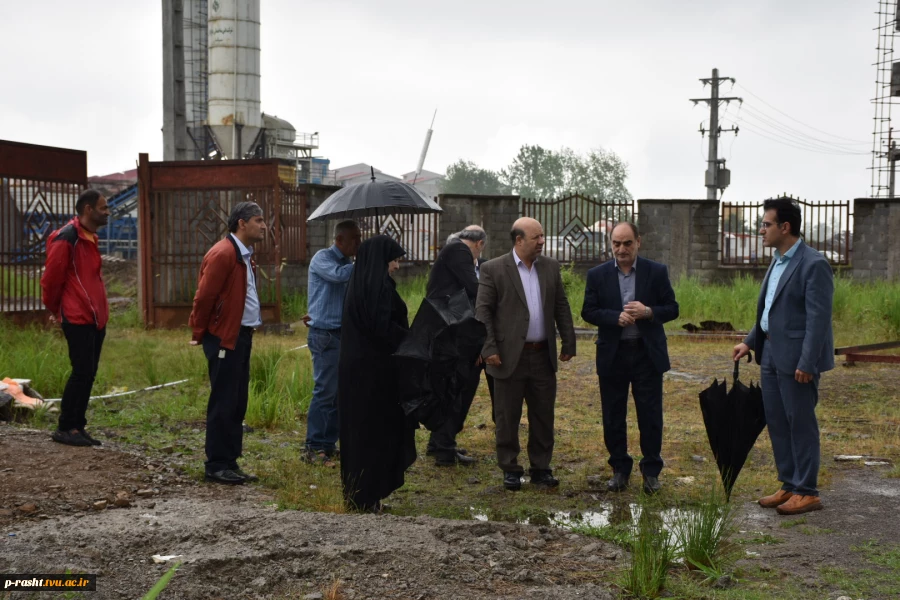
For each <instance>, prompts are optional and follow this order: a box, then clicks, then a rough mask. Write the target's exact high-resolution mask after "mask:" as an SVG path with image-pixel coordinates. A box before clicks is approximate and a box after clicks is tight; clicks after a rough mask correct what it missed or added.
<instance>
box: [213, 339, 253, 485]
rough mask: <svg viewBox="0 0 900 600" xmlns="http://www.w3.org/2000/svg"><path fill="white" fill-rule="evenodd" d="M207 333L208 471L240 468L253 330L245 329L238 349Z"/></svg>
mask: <svg viewBox="0 0 900 600" xmlns="http://www.w3.org/2000/svg"><path fill="white" fill-rule="evenodd" d="M221 342H222V340H220V339H219V338H217V337H216V336H214V335H211V334H209V333H207V334H206V335H205V336H203V353H204V354H205V355H206V360H207V362H208V364H209V385H210V391H209V403H208V404H207V405H206V472H207V473H215V472H216V471H221V470H223V469H236V468H237V466H238V464H237V459H238V457H239V456H240V455H241V452H242V451H243V444H244V428H243V421H244V415H246V414H247V397H248V394H249V388H250V351H251V349H252V347H253V330H252V329H250V328H249V327H241V332H240V334H239V335H238V339H237V343H236V344H235V346H234V350H227V349H225V348H221V347H220V344H221Z"/></svg>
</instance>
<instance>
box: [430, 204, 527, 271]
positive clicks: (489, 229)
mask: <svg viewBox="0 0 900 600" xmlns="http://www.w3.org/2000/svg"><path fill="white" fill-rule="evenodd" d="M439 203H440V205H441V208H443V209H444V212H443V213H442V214H441V218H440V224H439V225H438V230H439V236H438V240H439V242H440V243H441V245H443V243H444V241H445V240H446V239H447V236H448V235H450V234H451V233H455V232H457V231H460V230H461V229H462V228H464V227H466V226H467V225H481V226H482V227H484V230H485V232H486V233H487V236H488V243H487V247H486V248H485V250H484V254H483V255H482V256H483V257H484V258H488V259H490V258H496V257H498V256H501V255H503V254H506V253H507V252H509V249H510V247H511V244H510V241H509V230H510V228H511V227H512V224H513V223H514V222H515V220H516V219H518V218H519V197H518V196H469V195H465V194H441V196H440V197H439Z"/></svg>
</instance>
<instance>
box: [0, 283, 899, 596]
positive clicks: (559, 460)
mask: <svg viewBox="0 0 900 600" xmlns="http://www.w3.org/2000/svg"><path fill="white" fill-rule="evenodd" d="M583 285H584V284H583V281H581V280H580V279H579V278H577V277H575V276H574V275H572V274H568V275H566V286H567V289H568V290H569V295H570V301H571V304H572V307H573V312H574V313H575V314H576V315H577V313H578V312H579V311H580V304H581V297H580V294H579V290H581V294H583ZM400 291H401V293H402V294H403V295H404V297H405V298H406V299H407V301H408V303H409V305H410V309H411V312H412V311H414V310H415V308H417V306H418V304H419V302H420V301H421V298H422V297H423V296H424V279H420V280H415V281H412V282H407V283H405V284H403V285H402V286H401V287H400ZM757 293H758V284H757V283H755V282H753V281H751V280H749V279H737V280H735V282H734V283H733V284H732V285H731V286H702V285H699V284H697V283H696V282H694V281H692V280H682V281H680V282H678V283H677V285H676V295H677V297H678V300H679V302H680V304H681V307H682V308H681V312H682V315H681V317H680V318H679V319H678V321H676V322H675V323H673V324H671V326H670V327H671V328H672V329H678V328H680V325H681V324H683V323H686V322H694V323H697V322H699V321H701V320H706V319H715V320H719V321H730V322H732V323H733V324H734V325H735V327H737V328H738V329H745V328H748V327H749V326H750V325H751V324H752V322H753V318H754V315H753V313H754V310H755V304H756V294H757ZM288 302H292V303H293V305H292V311H293V312H292V314H293V315H295V316H296V317H299V316H300V315H301V314H302V313H303V312H304V311H305V299H303V298H302V296H298V297H296V298H293V299H289V300H288ZM577 320H578V321H580V319H577ZM137 325H138V321H137V313H136V310H134V309H133V308H132V309H130V310H127V311H124V312H120V313H117V314H116V315H115V316H114V318H113V320H112V322H111V323H110V326H109V334H108V336H107V342H106V345H105V347H104V352H103V358H102V360H101V367H100V371H99V374H98V378H97V382H96V384H95V388H94V393H95V394H102V393H109V392H114V391H122V390H134V389H141V388H143V387H146V386H151V385H158V384H161V383H166V382H170V381H175V380H180V379H188V381H187V382H186V383H184V384H182V385H179V386H177V387H172V388H167V389H164V390H159V391H156V392H152V393H144V394H138V395H134V396H125V397H122V398H113V399H108V400H101V401H95V402H93V403H92V404H91V409H90V412H89V415H88V418H89V421H90V424H91V428H92V429H93V430H95V431H98V432H100V433H101V435H102V433H103V432H106V431H108V432H115V434H116V435H117V436H118V439H119V440H120V441H123V442H125V443H129V444H133V445H134V446H136V447H139V448H143V449H144V450H145V451H146V452H148V453H150V454H153V453H156V452H161V451H162V450H163V449H168V451H169V452H171V451H172V450H171V449H172V448H174V449H175V450H176V451H177V452H179V453H182V454H183V456H184V458H185V460H187V467H186V468H187V471H188V472H189V473H190V474H191V475H193V476H194V477H196V478H197V479H198V480H199V479H200V478H201V477H202V468H203V441H204V433H203V426H204V425H203V424H204V420H205V410H206V400H207V395H208V390H209V386H208V380H207V374H206V363H205V361H204V358H203V355H202V352H201V350H200V349H199V348H197V347H192V346H190V345H189V344H188V341H189V337H190V336H189V334H188V332H187V330H185V329H182V330H175V331H144V330H143V329H141V328H140V327H138V326H137ZM295 329H297V333H298V335H295V336H291V337H275V336H257V337H256V338H255V340H254V353H253V358H252V383H251V399H250V408H249V410H248V414H247V422H248V423H249V424H250V425H251V426H253V427H255V428H257V431H256V432H255V433H253V434H250V435H248V436H246V438H245V461H244V466H245V467H246V468H247V470H250V471H255V472H257V473H258V474H259V475H260V477H261V485H263V486H264V487H266V488H269V489H271V490H272V492H273V493H274V495H275V497H276V501H277V504H278V506H279V507H281V508H282V509H296V510H307V511H332V512H342V511H343V510H344V508H343V504H342V500H341V489H340V477H339V473H338V471H337V470H336V469H329V468H326V467H322V466H311V465H308V464H305V463H303V462H302V461H301V460H300V454H301V449H302V446H303V440H304V435H305V412H306V408H307V406H308V403H309V399H310V394H311V389H312V376H311V364H310V358H309V353H308V351H307V350H306V349H295V348H296V347H298V346H301V345H303V344H304V343H305V342H304V336H305V330H304V328H303V327H302V326H300V325H298V326H295ZM835 332H836V338H837V342H838V343H839V344H856V343H867V342H875V341H886V340H889V339H896V338H897V336H898V335H900V285H896V284H889V283H879V284H870V285H859V284H853V283H851V282H849V281H846V280H842V279H839V280H838V282H837V291H836V294H835ZM0 339H2V340H3V343H2V344H0V377H3V376H13V377H26V378H30V379H32V380H33V381H34V387H35V388H36V389H38V390H39V391H41V392H42V393H43V394H44V395H45V396H46V397H58V396H59V395H60V394H61V393H62V389H63V387H64V385H65V381H66V378H67V376H68V370H69V364H68V358H67V353H66V346H65V340H64V339H63V337H62V335H61V334H60V332H59V331H58V330H40V329H36V328H32V329H18V328H13V327H12V326H10V325H8V324H5V323H4V322H2V321H0ZM731 346H732V344H731V343H729V342H715V343H714V342H701V343H698V342H691V341H687V340H685V339H683V338H675V337H673V338H672V339H671V340H670V353H671V357H672V363H673V369H674V370H675V371H677V372H679V373H683V374H688V375H689V377H668V378H667V379H666V382H665V410H666V423H665V431H664V446H663V455H664V459H665V460H666V471H665V479H664V482H665V485H666V487H665V488H664V491H663V493H662V494H661V495H660V497H659V498H658V499H657V500H656V501H657V502H658V503H659V505H658V507H659V509H660V510H666V509H671V508H677V507H682V506H685V505H686V504H688V505H689V504H691V503H697V502H701V501H702V500H703V498H704V497H705V495H706V494H708V491H709V485H710V482H711V481H714V480H715V478H716V473H715V467H714V466H713V465H712V464H711V462H710V461H709V460H706V461H703V462H700V461H697V460H696V459H695V457H698V456H701V457H709V456H710V451H709V447H708V442H707V439H706V434H705V430H704V427H703V422H702V417H701V414H700V410H699V406H698V402H697V394H698V392H699V391H700V390H701V389H702V388H704V387H705V386H706V385H708V383H709V382H710V381H711V379H712V377H714V376H715V377H719V378H721V377H722V376H724V375H726V374H728V373H730V348H731ZM894 371H895V369H894V368H893V367H892V366H889V365H881V366H877V365H876V366H867V367H866V370H865V371H864V372H862V371H855V370H852V369H849V370H848V369H842V370H837V371H835V372H834V373H833V374H828V375H826V376H825V378H824V379H823V388H822V389H823V392H822V400H821V403H820V408H819V418H820V426H821V432H822V445H823V447H822V454H823V455H825V456H830V455H833V454H843V453H853V454H873V455H887V456H888V457H889V458H892V459H893V460H894V463H895V464H897V462H900V460H898V459H900V450H898V449H900V403H898V402H897V399H896V396H895V390H896V389H897V384H898V379H900V378H898V377H897V375H896V374H895V372H894ZM742 377H746V378H748V379H749V378H753V379H758V369H757V368H755V367H750V368H748V369H747V370H746V373H745V375H744V376H742ZM556 414H557V417H556V419H557V420H556V431H557V441H556V448H555V452H554V468H555V472H556V474H557V475H558V476H559V477H560V479H561V481H562V484H561V487H560V488H559V490H558V491H554V492H550V493H548V492H541V491H532V490H529V489H527V487H528V486H526V489H523V491H522V492H521V493H519V494H516V495H515V496H514V497H512V498H511V497H510V495H509V494H506V493H504V492H503V490H502V486H501V485H500V471H499V469H498V468H497V465H496V461H495V459H494V457H493V443H494V436H493V427H492V422H491V409H490V400H489V397H488V395H487V390H486V387H485V386H484V385H482V388H481V389H480V390H479V392H478V396H477V397H476V400H475V402H474V404H473V408H472V411H471V413H470V416H469V419H468V421H467V426H466V429H465V430H464V431H463V432H462V433H461V434H460V436H459V439H458V441H459V443H460V445H461V446H464V447H466V448H468V449H469V451H470V452H471V453H472V454H473V455H475V456H476V457H478V458H479V462H478V464H477V465H476V466H475V467H474V468H472V469H449V470H441V469H440V468H438V467H435V466H434V465H433V463H432V462H431V461H427V460H420V461H417V462H416V463H415V464H414V465H413V467H412V468H411V469H410V470H409V472H408V475H407V483H406V485H405V486H404V487H403V488H402V489H401V490H399V491H398V492H397V493H395V494H394V495H393V496H392V497H391V499H390V503H391V504H392V506H393V512H394V513H395V514H400V515H432V516H438V517H449V518H459V519H472V518H489V519H495V520H513V521H526V520H527V521H529V522H532V523H542V522H545V523H546V522H551V521H553V520H554V519H557V518H561V516H562V515H571V514H573V513H578V514H585V515H595V516H596V515H599V517H601V520H602V521H603V523H604V524H603V525H602V526H601V527H599V528H598V529H597V531H596V532H595V533H596V534H597V535H599V536H600V537H606V538H608V539H612V540H614V541H618V542H619V543H623V544H628V543H631V542H629V541H628V540H629V539H637V538H629V535H631V534H629V533H628V532H625V531H623V530H622V529H621V528H619V529H616V528H615V527H614V526H613V525H614V522H615V520H616V518H615V515H614V514H613V513H615V511H616V510H617V508H616V507H608V506H605V505H603V504H602V503H598V501H597V499H596V496H593V495H592V494H591V492H590V490H591V479H590V478H592V476H601V477H603V478H605V477H607V476H608V475H609V469H608V467H607V466H606V464H605V456H606V452H605V448H604V447H603V441H602V440H603V438H602V426H601V415H600V403H599V392H598V386H597V379H596V375H595V373H594V369H593V344H592V343H591V342H590V341H589V340H583V341H580V342H579V344H578V356H576V358H575V359H573V361H571V362H570V363H566V364H563V365H562V366H561V369H560V372H559V393H558V400H557V413H556ZM30 423H31V424H32V425H34V426H38V427H43V428H46V429H48V430H49V429H51V428H53V427H54V426H55V417H54V415H52V414H46V413H44V412H40V413H38V414H37V415H35V416H34V417H33V419H32V420H31V422H30ZM637 439H638V432H637V427H636V424H635V422H634V419H633V418H630V419H629V447H630V448H634V449H636V448H637V447H638V444H637ZM426 440H427V432H426V431H425V430H420V431H419V432H418V434H417V444H418V447H419V451H420V454H423V455H424V445H425V443H426ZM774 472H775V470H774V465H773V461H772V455H771V447H770V444H769V440H768V437H767V434H766V433H765V432H764V433H763V435H762V436H761V437H760V440H759V441H758V442H757V444H756V447H755V448H754V449H753V451H752V452H751V455H750V458H749V460H748V463H747V465H746V466H745V468H744V470H743V471H742V473H741V475H740V478H739V480H738V483H737V486H736V488H735V491H734V498H735V499H737V500H738V501H745V500H748V499H752V498H755V497H757V496H758V495H759V494H760V491H766V492H768V491H771V490H773V489H775V487H776V486H777V482H776V481H775V476H774ZM893 474H894V476H900V472H898V469H896V468H895V469H894V472H893ZM832 477H833V473H832V471H831V466H830V464H829V463H828V462H824V461H823V468H822V473H821V482H822V485H823V486H827V485H828V484H829V483H830V481H831V479H832ZM633 487H634V486H633ZM636 500H637V499H636V498H635V497H634V495H626V496H624V501H625V502H626V503H627V502H633V501H636ZM619 508H621V507H619ZM611 526H612V528H610V527H611ZM632 533H633V532H632ZM813 533H814V534H815V533H816V532H813ZM818 534H820V535H824V533H822V532H818ZM858 553H859V554H860V555H861V556H867V557H869V556H871V557H872V561H875V562H876V563H877V564H880V565H882V566H883V565H884V564H886V565H888V567H886V568H890V569H893V570H892V571H891V572H892V573H895V574H896V575H898V576H900V564H898V563H897V560H896V553H897V549H896V548H895V547H889V548H885V547H874V546H873V547H861V548H860V549H859V551H858ZM878 561H881V562H878ZM822 576H823V577H825V578H827V577H838V576H839V574H835V573H823V575H822ZM742 577H743V578H744V580H745V582H749V583H747V585H742V586H741V587H739V588H738V589H735V590H732V591H730V592H721V593H718V595H715V596H711V595H709V590H708V588H704V587H703V586H698V585H696V584H695V582H694V580H693V579H690V578H689V579H679V578H676V579H675V580H674V581H670V582H669V584H668V587H667V589H669V590H675V592H676V593H677V594H678V595H679V596H680V597H684V598H707V597H716V598H734V599H738V598H757V597H759V598H763V597H771V595H768V594H773V593H774V595H776V596H781V597H792V598H812V597H814V596H810V595H808V594H807V593H806V592H804V591H803V589H802V585H801V584H800V583H799V582H796V581H791V580H790V579H788V580H777V581H773V580H772V578H771V577H770V576H769V575H767V574H766V573H764V572H757V571H753V570H752V569H751V570H749V571H746V572H743V573H742ZM762 583H765V586H767V589H768V594H767V593H763V592H759V595H757V591H754V590H756V587H758V586H759V585H761V584H762ZM754 586H756V587H754ZM857 589H858V591H859V592H860V595H862V596H864V595H865V590H866V588H865V586H864V585H863V584H860V587H858V588H855V591H856V590H857Z"/></svg>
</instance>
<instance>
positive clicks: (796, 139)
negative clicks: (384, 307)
mask: <svg viewBox="0 0 900 600" xmlns="http://www.w3.org/2000/svg"><path fill="white" fill-rule="evenodd" d="M747 108H748V112H747V113H746V118H749V119H751V120H752V121H751V122H749V124H750V125H751V126H754V127H757V128H758V129H761V130H763V131H765V132H767V133H769V134H770V135H773V136H775V137H777V138H779V139H782V140H784V141H789V142H792V143H794V144H797V145H800V146H803V147H805V148H809V149H811V150H819V151H822V152H828V153H832V154H846V155H864V154H865V155H868V154H869V152H868V151H867V150H866V151H861V150H855V149H852V148H846V147H843V146H833V145H831V144H827V143H820V142H819V141H810V139H813V138H810V139H807V138H804V137H800V136H797V135H795V134H793V133H791V131H789V130H785V129H784V128H782V127H780V126H779V125H778V124H777V123H773V122H771V121H769V120H768V119H766V118H765V117H760V116H758V115H757V114H754V113H753V112H752V109H750V107H747ZM741 123H742V124H743V126H746V125H747V124H748V122H747V121H746V120H745V117H741Z"/></svg>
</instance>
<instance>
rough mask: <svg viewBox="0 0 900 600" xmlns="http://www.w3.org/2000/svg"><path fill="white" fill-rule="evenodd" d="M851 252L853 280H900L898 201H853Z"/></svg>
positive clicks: (875, 199) (871, 199) (899, 201)
mask: <svg viewBox="0 0 900 600" xmlns="http://www.w3.org/2000/svg"><path fill="white" fill-rule="evenodd" d="M851 248H852V252H853V253H852V255H851V259H850V260H851V264H852V266H853V278H854V279H859V280H863V281H877V280H884V279H887V280H895V279H898V278H900V199H888V198H857V199H856V200H854V201H853V245H852V246H851Z"/></svg>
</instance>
